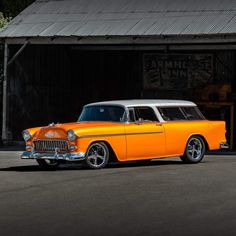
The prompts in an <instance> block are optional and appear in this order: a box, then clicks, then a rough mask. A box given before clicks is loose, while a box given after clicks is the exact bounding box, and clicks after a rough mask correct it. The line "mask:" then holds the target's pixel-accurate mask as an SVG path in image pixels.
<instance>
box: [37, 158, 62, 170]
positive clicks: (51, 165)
mask: <svg viewBox="0 0 236 236" xmlns="http://www.w3.org/2000/svg"><path fill="white" fill-rule="evenodd" d="M36 161H37V162H38V164H39V165H40V166H41V167H42V168H44V169H56V168H57V167H58V166H59V165H60V162H59V161H58V160H49V159H36Z"/></svg>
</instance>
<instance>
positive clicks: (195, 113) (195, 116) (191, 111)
mask: <svg viewBox="0 0 236 236" xmlns="http://www.w3.org/2000/svg"><path fill="white" fill-rule="evenodd" d="M181 110H182V111H183V112H184V114H185V116H186V117H187V119H188V120H203V119H204V118H203V115H202V114H201V112H200V111H199V110H198V108H197V107H181Z"/></svg>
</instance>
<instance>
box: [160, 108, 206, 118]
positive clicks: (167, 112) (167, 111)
mask: <svg viewBox="0 0 236 236" xmlns="http://www.w3.org/2000/svg"><path fill="white" fill-rule="evenodd" d="M157 109H158V110H159V112H160V114H161V116H162V118H163V120H165V121H174V120H203V119H205V118H204V116H203V115H202V114H201V112H200V111H199V109H198V108H197V107H157Z"/></svg>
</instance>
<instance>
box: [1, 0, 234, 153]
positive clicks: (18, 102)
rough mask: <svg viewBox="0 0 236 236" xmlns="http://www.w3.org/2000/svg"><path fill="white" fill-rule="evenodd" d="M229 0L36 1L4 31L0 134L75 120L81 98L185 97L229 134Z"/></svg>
mask: <svg viewBox="0 0 236 236" xmlns="http://www.w3.org/2000/svg"><path fill="white" fill-rule="evenodd" d="M235 25H236V2H235V1H231V0H214V1H213V0H205V1H195V0H176V1H173V0H146V1H142V0H119V1H117V0H96V1H94V0H79V1H78V0H60V1H58V0H36V1H35V2H34V3H33V4H32V5H30V6H29V7H28V8H26V9H25V10H24V11H23V12H21V13H20V14H19V15H18V16H17V17H16V18H14V19H13V20H12V21H11V22H10V23H9V24H8V25H7V26H6V27H5V28H3V29H2V30H1V31H0V38H2V39H4V40H5V67H4V83H3V100H2V103H3V106H2V107H3V108H2V109H3V110H2V140H3V141H4V142H9V141H22V138H21V131H22V130H23V129H25V128H27V127H33V126H43V125H47V124H48V123H49V122H52V121H53V122H70V121H76V120H77V118H78V115H79V113H80V111H81V108H82V106H83V105H84V104H86V103H89V102H94V101H101V100H111V99H134V98H168V99H187V100H192V101H194V102H196V103H197V104H198V105H199V106H200V107H201V109H202V111H203V113H204V115H205V116H206V117H207V118H208V119H213V120H215V119H223V120H225V121H226V122H227V139H228V141H229V142H230V145H231V148H236V143H234V142H233V140H234V137H235V135H236V132H235V131H236V130H235V129H236V125H235V121H234V120H235V119H234V117H235V109H234V106H235V102H236V53H235V52H236V51H235V50H236V27H235Z"/></svg>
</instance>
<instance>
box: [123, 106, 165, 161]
mask: <svg viewBox="0 0 236 236" xmlns="http://www.w3.org/2000/svg"><path fill="white" fill-rule="evenodd" d="M129 114H130V115H129V118H130V122H129V123H127V124H126V125H125V133H126V143H127V160H136V159H137V160H138V159H148V158H154V157H161V156H163V155H164V153H165V134H164V127H163V125H162V124H161V123H160V122H159V121H158V119H157V117H156V115H155V112H154V110H153V109H152V108H151V107H134V108H129Z"/></svg>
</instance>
